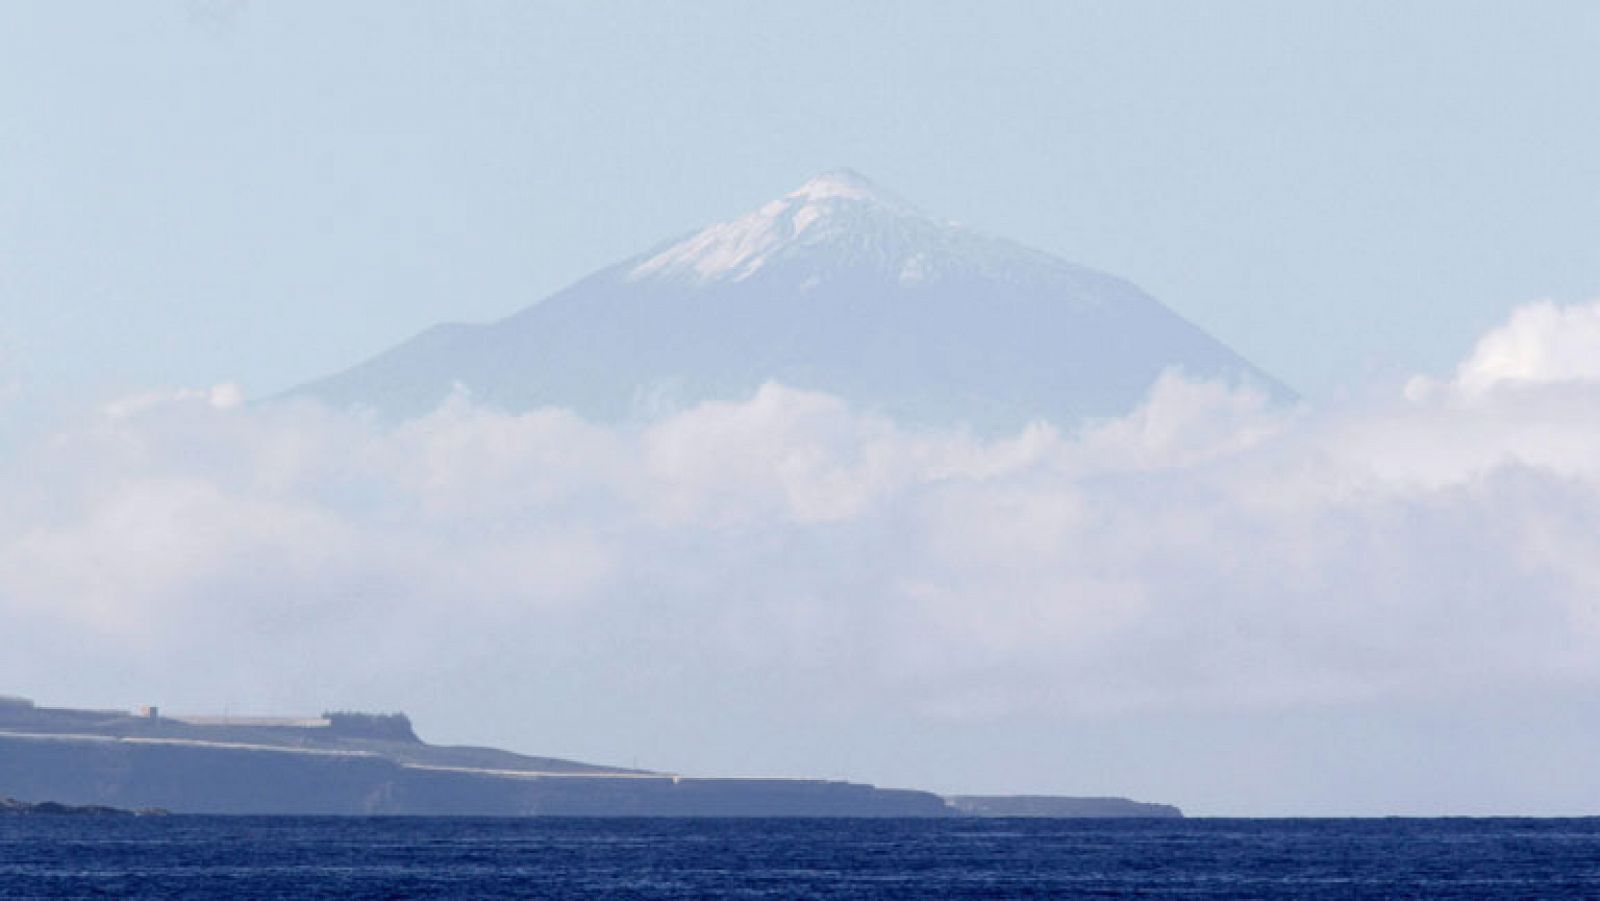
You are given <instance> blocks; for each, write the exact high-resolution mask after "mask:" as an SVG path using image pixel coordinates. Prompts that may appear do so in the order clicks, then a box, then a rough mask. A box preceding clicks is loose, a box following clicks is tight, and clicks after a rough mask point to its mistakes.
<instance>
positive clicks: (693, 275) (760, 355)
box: [291, 170, 1292, 429]
mask: <svg viewBox="0 0 1600 901" xmlns="http://www.w3.org/2000/svg"><path fill="white" fill-rule="evenodd" d="M1173 367H1176V368H1179V369H1182V370H1183V371H1185V372H1186V373H1188V374H1189V375H1191V376H1195V377H1202V378H1221V379H1226V380H1229V381H1234V382H1238V381H1246V382H1250V383H1254V384H1256V385H1258V386H1259V387H1261V388H1263V389H1264V390H1266V391H1268V392H1269V393H1272V394H1274V395H1276V396H1278V397H1289V396H1292V395H1291V394H1290V392H1289V391H1288V390H1287V389H1285V388H1284V387H1283V386H1281V385H1279V384H1278V383H1277V382H1276V381H1274V380H1273V379H1272V378H1271V377H1270V376H1267V375H1265V374H1264V373H1262V372H1261V371H1259V370H1258V369H1256V368H1255V367H1254V366H1252V365H1251V364H1250V363H1248V362H1247V361H1245V360H1243V359H1242V358H1240V357H1239V356H1238V355H1237V354H1235V353H1233V352H1232V351H1231V350H1229V349H1228V348H1227V347H1225V346H1223V345H1222V344H1221V343H1219V342H1218V341H1216V340H1215V339H1213V338H1211V337H1210V336H1209V335H1206V334H1205V333H1204V332H1202V331H1201V330H1200V329H1198V328H1196V327H1195V326H1193V325H1191V324H1190V323H1189V322H1187V321H1186V320H1184V319H1183V318H1182V317H1180V316H1178V315H1176V314H1175V313H1173V312H1172V311H1170V310H1168V309H1167V308H1166V307H1164V306H1162V305H1161V304H1160V303H1158V302H1156V301H1155V300H1154V299H1152V298H1151V297H1149V296H1148V295H1146V294H1144V293H1143V292H1142V291H1140V290H1139V289H1138V288H1136V287H1134V286H1133V285H1131V284H1129V283H1128V282H1125V281H1123V280H1121V279H1118V278H1115V277H1113V276H1109V275H1105V274H1103V273H1098V272H1094V271H1092V270H1089V269H1084V268H1081V267H1078V266H1074V265H1072V264H1069V263H1066V262H1064V261H1062V260H1059V259H1057V258H1055V257H1052V256H1050V255H1048V254H1045V253H1041V252H1038V251H1034V250H1030V249H1028V248H1025V247H1023V246H1021V245H1018V244H1015V243H1012V242H1010V241H1005V240H1001V239H997V238H992V237H989V236H986V235H983V234H980V233H978V232H975V231H972V230H970V229H966V228H963V227H960V226H956V225H952V224H948V223H942V222H938V221H935V220H933V219H931V218H928V217H927V216H924V215H922V214H921V213H919V212H918V211H916V210H915V209H914V208H912V207H910V206H909V205H907V204H906V203H904V202H903V201H901V200H900V199H898V198H896V197H894V196H893V195H891V194H889V193H887V192H885V191H883V190H881V189H879V188H877V187H876V186H874V185H873V184H871V183H870V182H868V181H867V180H866V179H864V178H862V177H861V176H859V175H857V174H856V173H853V172H850V171H848V170H844V171H839V172H832V173H828V174H825V175H822V176H819V177H818V178H815V179H813V180H811V181H809V182H807V183H806V184H805V185H803V186H801V187H800V188H799V189H797V190H795V191H793V192H791V193H789V194H787V195H785V196H784V197H781V198H779V199H777V200H774V201H772V202H770V203H768V204H766V205H764V206H762V207H761V208H760V209H758V210H755V211H753V212H751V213H749V214H747V215H745V216H742V217H740V218H738V219H734V220H731V221H729V222H724V223H719V224H717V225H713V226H710V227H709V228H706V229H703V230H701V231H699V232H697V233H695V234H693V235H690V236H689V237H687V238H684V239H682V240H680V241H676V242H672V243H669V244H667V245H664V246H662V247H658V248H656V249H653V250H651V251H647V252H646V253H643V254H640V255H639V256H637V257H634V258H632V259H628V260H625V261H623V262H621V263H619V264H617V265H615V266H612V267H609V268H607V269H604V270H601V271H600V272H597V273H595V274H593V275H591V276H589V277H587V278H585V279H583V280H581V281H579V282H578V283H576V284H574V285H572V286H570V287H568V288H566V289H565V290H563V291H560V292H558V293H556V294H554V295H552V296H551V297H549V298H548V299H546V300H544V301H542V302H540V303H537V304H535V305H533V306H531V307H528V308H526V309H524V310H522V311H521V312H518V313H516V314H514V315H512V316H510V317H508V318H506V319H503V320H501V321H499V322H495V323H490V324H483V325H467V324H447V325H441V326H436V327H434V328H432V329H430V330H428V331H426V332H424V333H422V334H421V335H418V336H417V337H415V338H413V339H411V340H410V341H407V342H405V343H404V344H401V345H400V346H398V347H396V348H394V349H392V350H390V351H388V352H386V353H384V354H381V355H379V356H378V357H376V358H374V359H372V360H369V361H367V362H365V363H362V364H360V365H358V366H356V367H354V368H353V369H350V370H348V371H346V372H343V373H340V374H338V375H335V376H332V377H331V378H327V379H324V380H321V381H318V382H314V383H312V384H310V385H307V386H305V387H303V388H300V389H297V390H296V391H295V392H291V393H292V394H299V395H309V396H313V397H316V398H319V399H321V400H323V401H326V402H328V403H331V404H334V405H336V406H363V407H372V408H375V409H377V410H379V411H381V412H383V413H385V414H388V415H391V416H409V415H416V414H420V413H424V412H426V411H428V410H430V409H432V408H433V407H434V406H436V405H437V404H438V403H440V402H441V401H442V400H444V399H445V398H446V397H448V396H449V395H450V394H451V392H452V391H454V390H457V389H458V388H459V389H462V390H465V391H467V392H469V393H470V394H471V395H472V396H473V397H474V398H475V399H477V400H479V401H481V402H485V403H488V404H490V405H493V406H497V407H501V408H505V409H509V410H526V409H531V408H534V407H538V406H544V405H558V406H564V407H569V408H572V409H575V410H576V411H578V412H579V413H582V414H584V415H586V416H590V417H592V418H598V419H604V420H619V419H629V418H637V417H646V416H649V415H652V414H654V413H657V412H661V411H663V410H667V409H672V408H675V407H678V406H682V405H687V404H691V403H694V402H697V401H700V400H704V399H708V398H729V399H731V398H741V397H744V396H747V395H748V394H749V393H751V392H752V391H754V390H755V389H756V388H757V387H759V386H760V385H761V384H762V383H764V382H767V381H777V382H782V383H784V384H786V385H790V386H793V387H797V388H807V389H815V390H821V391H826V392H829V393H833V394H837V395H840V396H842V397H844V398H847V399H848V400H850V401H851V402H853V403H855V404H856V405H858V406H860V407H861V408H863V409H867V410H872V411H875V412H881V413H884V414H887V415H891V416H894V417H896V418H901V419H907V420H913V421H921V422H935V423H967V424H971V425H974V426H976V427H979V428H983V429H991V428H1013V427H1016V426H1019V425H1021V424H1023V423H1025V422H1027V421H1030V420H1033V419H1049V420H1053V421H1056V422H1061V423H1072V422H1076V421H1079V420H1081V419H1083V418H1085V417H1092V416H1102V415H1114V414H1117V413H1121V412H1124V411H1126V410H1127V409H1129V408H1131V407H1132V406H1134V405H1135V404H1136V403H1137V402H1138V400H1139V399H1140V398H1141V397H1142V396H1143V394H1144V392H1145V390H1146V389H1147V388H1148V387H1149V386H1150V384H1151V383H1152V382H1154V381H1155V379H1156V378H1157V377H1158V376H1159V375H1160V374H1161V372H1162V371H1163V370H1165V369H1168V368H1173Z"/></svg>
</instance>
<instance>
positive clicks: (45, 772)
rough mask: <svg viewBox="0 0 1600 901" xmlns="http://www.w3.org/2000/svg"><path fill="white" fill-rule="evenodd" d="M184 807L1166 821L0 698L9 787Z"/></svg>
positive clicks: (362, 729)
mask: <svg viewBox="0 0 1600 901" xmlns="http://www.w3.org/2000/svg"><path fill="white" fill-rule="evenodd" d="M5 796H11V797H16V798H23V799H28V800H31V801H50V802H56V803H60V804H70V805H96V806H104V807H120V808H164V809H166V810H170V811H173V812H175V813H200V814H283V815H331V816H359V815H416V816H633V817H650V816H683V817H696V816H703V817H742V816H751V817H758V816H759V817H946V816H1006V817H1010V816H1041V817H1129V816H1134V817H1157V816H1181V815H1182V814H1181V813H1179V812H1178V810H1177V808H1175V807H1168V806H1166V805H1160V804H1139V803H1136V802H1133V801H1127V800H1123V799H1120V798H1053V797H994V796H962V797H955V798H950V799H944V798H940V797H938V796H936V795H933V794H930V793H928V792H921V791H903V790H891V789H881V788H877V787H874V786H871V785H862V784H858V783H852V782H829V781H822V780H814V779H697V778H687V777H682V776H675V775H672V774H668V773H651V772H645V771H641V770H627V769H621V768H617V767H604V766H596V765H594V764H587V763H579V762H576V761H571V760H559V759H556V758H548V757H529V756H525V755H522V754H514V753H512V752H509V751H500V750H496V749H493V748H461V747H440V746H437V745H430V744H427V743H426V742H423V741H422V740H421V739H419V738H417V736H416V733H415V732H413V731H412V728H411V721H410V720H409V719H407V718H406V717H405V716H404V715H401V714H388V715H382V716H373V715H369V714H354V713H333V714H329V715H328V716H326V717H323V718H319V719H311V720H294V719H271V718H262V719H248V720H244V719H228V718H222V717H213V718H195V719H192V720H185V719H175V718H167V717H160V716H155V715H148V716H130V715H128V714H125V713H122V712H119V711H114V710H110V711H108V710H66V709H51V708H37V707H34V706H33V705H31V704H28V703H26V702H22V701H20V700H19V699H12V700H10V701H9V702H7V703H0V797H5Z"/></svg>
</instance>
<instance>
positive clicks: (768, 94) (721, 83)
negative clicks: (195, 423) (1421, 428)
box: [0, 0, 1600, 398]
mask: <svg viewBox="0 0 1600 901" xmlns="http://www.w3.org/2000/svg"><path fill="white" fill-rule="evenodd" d="M5 19H6V21H7V27H5V28H4V29H0V153H3V156H4V165H3V166H0V255H3V256H0V314H3V316H0V348H3V352H4V357H0V359H4V360H5V361H7V362H8V363H9V364H10V366H11V367H12V368H13V369H14V370H20V374H14V375H13V380H14V381H15V380H18V379H20V380H21V381H22V383H23V385H24V386H25V387H24V388H23V389H22V390H23V392H24V393H25V394H28V395H30V396H33V397H36V398H37V397H40V396H42V395H53V394H60V393H63V392H75V393H84V392H87V393H90V394H94V395H97V396H98V395H101V394H115V393H117V392H120V391H124V390H129V389H133V388H139V387H147V386H173V385H193V384H202V385H203V384H211V383H214V382H218V381H223V380H235V381H238V382H240V383H242V384H243V385H244V387H245V388H246V390H247V391H248V392H249V393H250V394H252V395H256V396H259V395H262V394H267V393H272V392H275V391H278V390H280V389H283V388H285V387H288V386H290V385H292V384H295V383H297V382H299V381H301V380H304V379H306V378H310V377H313V376H316V375H319V374H323V373H326V372H328V371H331V370H335V369H339V368H342V367H344V366H346V365H349V364H351V363H353V362H355V361H356V360H358V359H361V358H363V357H365V356H367V355H369V354H371V353H373V352H375V351H378V350H380V349H382V348H385V347H387V346H389V345H391V344H393V343H395V342H397V341H398V340H401V339H403V338H404V337H407V336H409V335H410V334H412V333H414V332H416V331H418V330H420V329H421V328H423V327H425V326H427V325H429V324H431V323H433V322H437V321H440V320H446V319H467V320H472V319H487V318H493V317H497V316H500V315H503V314H506V313H508V312H511V311H513V310H515V309H518V308H519V307H522V306H524V305H526V304H528V303H531V302H533V301H535V300H537V299H539V298H541V297H543V296H544V295H546V294H547V293H548V292H550V291H552V290H554V289H556V288H558V287H560V286H562V285H564V284H566V283H568V282H570V281H572V280H574V279H576V278H577V277H579V276H581V275H584V274H586V273H587V272H589V271H591V270H593V269H595V268H598V267H599V266H601V265H603V264H606V263H608V262H611V261H613V260H615V259H618V258H620V257H623V256H625V255H628V254H631V253H633V252H636V251H638V250H640V249H642V248H643V247H646V246H649V245H651V244H653V243H655V242H657V241H660V240H662V239H664V238H666V237H668V236H671V235H675V234H678V233H681V232H683V231H686V230H688V229H690V228H692V227H695V226H697V225H699V224H703V223H705V222H707V221H712V220H715V219H720V218H724V217H726V216H728V215H731V214H734V213H737V212H740V211H742V210H744V209H746V208H748V207H751V206H753V205H755V204H757V203H759V202H761V201H763V200H765V199H768V198H770V197H772V196H776V195H777V194H779V193H782V192H783V191H785V190H788V189H789V188H792V187H793V186H794V185H796V184H798V183H799V182H800V181H803V180H804V179H805V178H806V177H808V176H810V175H812V174H814V173H815V172H818V171H821V170H823V169H828V168H831V167H834V166H839V165H849V166H853V167H855V168H857V169H860V170H861V171H863V172H866V173H867V174H869V175H870V176H872V177H873V178H874V179H876V180H877V181H879V182H880V183H882V184H885V185H887V186H889V187H891V188H893V189H894V190H896V191H898V192H899V193H900V194H902V195H903V196H906V197H907V198H910V199H911V200H913V201H914V202H916V203H917V204H919V205H920V206H922V207H923V208H925V209H927V210H929V211H932V212H934V213H937V214H940V215H943V216H948V217H950V218H954V219H959V220H961V221H964V222H967V223H969V224H972V225H975V226H978V227H980V228H983V229H986V230H989V231H992V232H995V233H999V234H1003V235H1006V236H1009V237H1013V238H1016V239H1018V240H1021V241H1023V242H1024V243H1028V244H1032V245H1034V246H1037V247H1040V248H1043V249H1046V250H1049V251H1052V252H1055V253H1058V254H1060V255H1062V256H1064V257H1067V258H1068V259H1072V260H1074V261H1078V262H1082V263H1085V264H1088V265H1092V266H1096V267H1099V268H1103V269H1106V270H1108V271H1111V272H1114V273H1117V274H1120V275H1123V276H1126V277H1128V278H1131V279H1132V280H1134V281H1136V282H1138V283H1140V284H1141V285H1142V286H1144V287H1145V288H1147V289H1148V290H1150V291H1151V292H1152V293H1154V294H1156V295H1157V296H1158V297H1160V298H1161V299H1163V300H1164V301H1165V302H1166V303H1167V304H1168V305H1170V306H1172V307H1174V308H1175V309H1177V310H1179V311H1180V312H1182V313H1183V314H1185V315H1187V316H1189V317H1190V318H1192V319H1194V320H1195V321H1197V322H1199V323H1200V324H1202V325H1203V326H1205V327H1206V328H1208V329H1210V330H1211V331H1213V332H1214V333H1215V334H1217V335H1218V336H1219V337H1221V338H1222V339H1223V340H1224V341H1225V342H1227V343H1229V344H1231V345H1232V346H1234V347H1235V348H1236V349H1238V350H1239V351H1240V352H1242V353H1243V354H1245V355H1246V356H1247V357H1249V358H1251V359H1253V360H1255V361H1256V362H1258V363H1259V364H1260V365H1262V366H1263V367H1265V368H1266V369H1268V370H1269V371H1272V372H1274V373H1276V374H1278V375H1279V376H1280V377H1282V378H1283V379H1284V380H1286V381H1287V382H1289V383H1290V384H1292V385H1294V386H1296V387H1297V388H1299V389H1300V390H1302V391H1303V392H1305V393H1306V394H1308V395H1310V396H1312V397H1314V398H1316V397H1322V398H1326V397H1332V396H1339V395H1341V394H1343V393H1348V392H1352V391H1359V390H1361V388H1362V386H1363V385H1365V384H1367V383H1370V382H1372V381H1374V380H1377V381H1383V380H1385V379H1388V378H1390V377H1395V376H1397V375H1398V374H1401V373H1409V372H1415V371H1437V370H1439V369H1441V368H1443V367H1446V366H1448V364H1449V363H1451V362H1452V361H1454V360H1455V359H1457V358H1459V357H1460V356H1461V355H1462V354H1463V353H1464V352H1465V351H1466V350H1467V349H1468V348H1469V347H1470V344H1471V341H1472V339H1473V338H1474V337H1475V336H1476V335H1477V334H1479V333H1481V332H1482V331H1483V330H1484V329H1485V328H1487V327H1488V326H1489V325H1491V324H1493V323H1494V322H1497V321H1499V320H1500V319H1501V318H1502V317H1503V316H1504V315H1505V313H1506V311H1508V310H1509V309H1511V308H1512V307H1513V306H1515V305H1517V304H1520V303H1523V302H1527V301H1530V300H1535V299H1540V298H1553V299H1556V300H1560V301H1567V302H1572V301H1577V300H1583V299H1587V298H1588V297H1590V296H1592V295H1593V294H1594V293H1596V285H1597V284H1600V242H1597V241H1596V238H1597V236H1600V192H1596V191H1594V190H1593V186H1594V185H1595V184H1597V183H1600V154H1596V153H1594V152H1593V147H1594V145H1595V130H1596V128H1597V126H1596V124H1595V123H1597V122H1600V92H1596V91H1595V90H1594V86H1595V85H1596V84H1600V54H1597V53H1595V50H1596V47H1597V45H1600V10H1596V8H1595V7H1594V6H1593V5H1592V4H1587V3H1581V2H1575V3H1555V2H1544V3H1533V4H1513V3H1471V2H1454V0H1453V2H1441V3H1425V2H1414V3H1406V4H1393V3H1361V2H1337V3H1309V2H1308V3H1293V4H1285V3H1275V2H1259V3H1240V2H1231V3H1226V2H1225V3H1206V4H1180V3H1139V2H1117V3H1068V2H1061V3H982V4H977V3H968V4H956V3H935V2H920V3H894V2H884V3H873V4H858V3H830V2H811V3H806V4H796V5H784V6H781V7H780V6H779V5H776V4H747V3H717V2H707V3H696V4H655V3H607V2H599V3H571V4H534V3H491V2H467V3H450V4H438V3H405V2H384V3H355V2H351V3H340V4H332V5H330V4H321V3H295V2H281V3H252V2H248V0H186V2H171V3H147V4H128V3H115V2H107V3H75V4H55V3H14V4H9V5H8V7H7V9H6V12H5Z"/></svg>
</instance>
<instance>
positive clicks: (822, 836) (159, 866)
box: [0, 816, 1600, 899]
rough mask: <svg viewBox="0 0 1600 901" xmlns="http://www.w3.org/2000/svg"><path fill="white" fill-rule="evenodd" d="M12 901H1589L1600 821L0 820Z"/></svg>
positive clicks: (0, 879)
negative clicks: (718, 900) (1071, 900)
mask: <svg viewBox="0 0 1600 901" xmlns="http://www.w3.org/2000/svg"><path fill="white" fill-rule="evenodd" d="M0 897H3V898H6V899H12V898H230V899H243V898H296V899H298V898H602V897H603V898H623V899H627V898H707V897H728V898H830V899H838V898H939V899H946V898H1055V897H1076V898H1184V899H1209V898H1230V899H1231V898H1427V899H1455V898H1539V899H1544V898H1600V819H1564V820H1543V819H1393V820H1208V819H1194V820H1140V821H1133V820H975V819H957V820H889V821H882V820H578V819H574V820H559V819H525V820H513V819H445V818H438V819H434V818H415V819H413V818H371V819H362V818H316V817H190V816H173V817H155V818H138V819H125V818H79V817H12V818H5V819H0Z"/></svg>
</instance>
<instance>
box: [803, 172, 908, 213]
mask: <svg viewBox="0 0 1600 901" xmlns="http://www.w3.org/2000/svg"><path fill="white" fill-rule="evenodd" d="M834 198H840V199H844V200H864V201H868V202H871V203H878V204H883V205H885V206H894V207H904V206H905V204H904V203H903V202H902V201H901V200H900V199H899V198H898V197H895V196H894V195H893V194H890V193H889V192H888V191H885V190H883V189H882V188H880V187H878V186H877V185H875V184H873V183H872V182H871V181H870V180H868V179H867V177H866V176H864V175H862V174H861V173H860V172H857V171H856V170H854V169H848V168H846V169H834V170H832V171H829V172H824V173H822V174H821V175H818V176H817V177H816V178H813V179H811V180H810V181H808V182H806V183H805V184H803V185H801V186H800V187H798V188H795V189H794V190H793V191H790V192H789V193H788V194H786V195H784V199H786V200H806V201H811V200H830V199H834Z"/></svg>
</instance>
